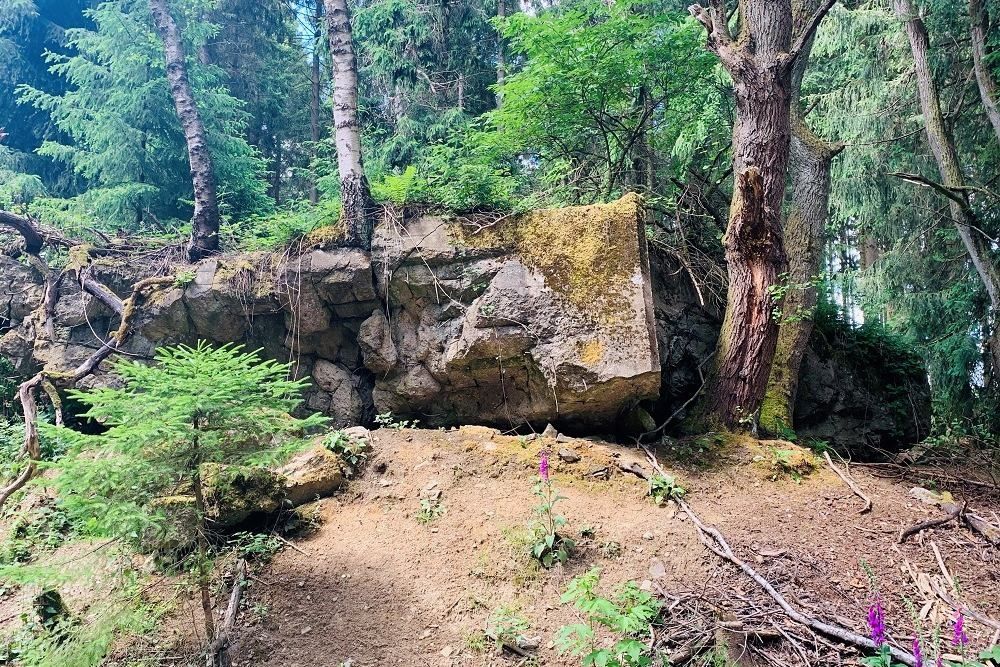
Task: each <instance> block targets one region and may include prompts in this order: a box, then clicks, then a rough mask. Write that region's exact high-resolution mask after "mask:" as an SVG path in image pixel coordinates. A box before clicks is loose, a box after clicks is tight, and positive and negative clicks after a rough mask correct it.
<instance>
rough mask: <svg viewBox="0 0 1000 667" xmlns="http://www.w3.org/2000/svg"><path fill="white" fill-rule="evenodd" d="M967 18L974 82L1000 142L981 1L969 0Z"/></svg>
mask: <svg viewBox="0 0 1000 667" xmlns="http://www.w3.org/2000/svg"><path fill="white" fill-rule="evenodd" d="M969 18H970V19H971V21H972V25H971V26H970V28H969V34H970V37H971V38H972V65H973V68H974V69H975V70H976V82H977V83H978V84H979V96H980V97H981V98H982V100H983V106H984V107H985V108H986V115H987V117H989V119H990V124H991V125H993V131H994V132H996V135H997V140H998V141H1000V106H998V105H1000V102H998V94H997V84H996V82H995V81H993V77H992V76H990V71H989V69H987V67H986V30H987V27H988V26H989V16H988V15H987V14H986V8H985V7H984V6H983V2H982V0H969Z"/></svg>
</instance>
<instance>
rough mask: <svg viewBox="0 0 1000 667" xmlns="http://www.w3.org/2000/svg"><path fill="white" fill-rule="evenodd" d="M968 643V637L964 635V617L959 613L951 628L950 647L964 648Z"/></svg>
mask: <svg viewBox="0 0 1000 667" xmlns="http://www.w3.org/2000/svg"><path fill="white" fill-rule="evenodd" d="M968 643H969V635H967V634H965V615H964V614H963V613H962V612H961V610H960V611H959V612H958V614H956V615H955V625H954V626H953V627H952V634H951V645H952V646H958V647H960V648H965V646H967V645H968Z"/></svg>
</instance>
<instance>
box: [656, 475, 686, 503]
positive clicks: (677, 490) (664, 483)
mask: <svg viewBox="0 0 1000 667" xmlns="http://www.w3.org/2000/svg"><path fill="white" fill-rule="evenodd" d="M686 493H687V490H686V489H685V488H684V487H683V486H681V485H680V484H678V483H677V480H676V479H675V478H674V477H673V475H662V474H660V473H656V474H655V475H653V476H652V477H650V478H649V495H650V496H651V497H652V498H653V502H654V503H656V504H657V505H659V506H663V505H665V504H667V501H668V500H680V499H681V498H683V497H684V494H686Z"/></svg>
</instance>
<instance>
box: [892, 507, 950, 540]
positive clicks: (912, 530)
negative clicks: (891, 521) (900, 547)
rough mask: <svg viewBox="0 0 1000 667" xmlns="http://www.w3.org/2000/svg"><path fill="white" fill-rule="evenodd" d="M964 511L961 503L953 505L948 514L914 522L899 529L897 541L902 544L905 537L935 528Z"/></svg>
mask: <svg viewBox="0 0 1000 667" xmlns="http://www.w3.org/2000/svg"><path fill="white" fill-rule="evenodd" d="M964 511H965V503H962V504H961V505H955V506H954V507H953V508H952V510H951V511H950V512H948V514H946V515H945V516H942V517H937V518H936V519H927V520H926V521H921V522H920V523H917V524H914V525H912V526H910V527H909V528H906V529H905V530H901V531H899V540H898V543H899V544H902V543H903V542H905V541H906V538H908V537H910V536H911V535H916V534H917V533H919V532H920V531H922V530H927V529H928V528H936V527H938V526H943V525H945V524H946V523H950V522H952V521H954V520H955V519H957V518H958V517H959V515H960V514H962V512H964Z"/></svg>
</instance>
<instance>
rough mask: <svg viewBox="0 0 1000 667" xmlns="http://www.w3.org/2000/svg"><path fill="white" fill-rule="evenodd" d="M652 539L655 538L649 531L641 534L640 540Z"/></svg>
mask: <svg viewBox="0 0 1000 667" xmlns="http://www.w3.org/2000/svg"><path fill="white" fill-rule="evenodd" d="M654 537H655V536H654V535H653V534H652V533H651V532H649V531H646V532H645V533H643V534H642V539H644V540H647V541H649V540H652V539H653V538H654Z"/></svg>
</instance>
